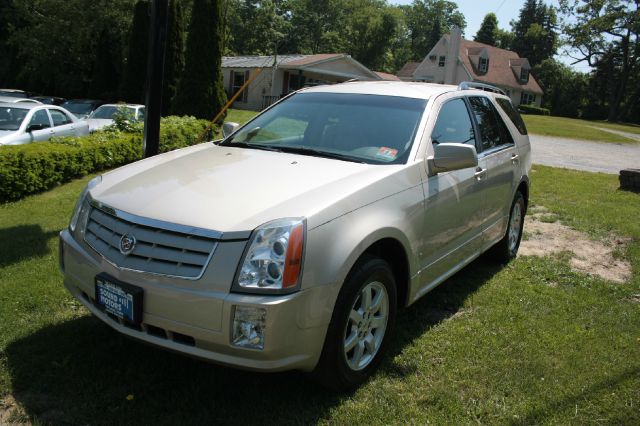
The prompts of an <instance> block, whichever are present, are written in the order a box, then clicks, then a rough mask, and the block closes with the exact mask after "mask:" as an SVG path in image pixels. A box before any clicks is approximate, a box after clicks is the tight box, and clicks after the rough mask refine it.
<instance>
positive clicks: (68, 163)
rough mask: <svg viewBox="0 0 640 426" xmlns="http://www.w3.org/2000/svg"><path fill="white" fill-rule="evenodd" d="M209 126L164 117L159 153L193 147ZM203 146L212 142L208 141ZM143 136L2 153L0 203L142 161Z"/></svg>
mask: <svg viewBox="0 0 640 426" xmlns="http://www.w3.org/2000/svg"><path fill="white" fill-rule="evenodd" d="M207 125H208V123H207V122H206V121H204V120H197V119H195V118H193V117H167V118H164V119H162V122H161V125H160V151H161V152H167V151H172V150H174V149H177V148H182V147H186V146H189V145H194V144H196V143H198V142H200V140H199V139H198V138H199V137H201V136H202V133H203V132H204V130H205V129H206V127H207ZM203 140H210V135H207V137H206V138H203ZM142 154H143V150H142V134H141V133H140V132H136V133H126V132H121V131H118V130H117V129H114V128H113V127H111V128H109V129H108V130H106V131H100V132H96V133H93V134H91V135H88V136H83V137H66V138H55V139H53V140H51V141H49V142H37V143H32V144H28V145H19V146H4V147H0V202H7V201H14V200H18V199H20V198H23V197H25V196H26V195H29V194H34V193H37V192H41V191H45V190H47V189H50V188H52V187H54V186H56V185H59V184H61V183H65V182H68V181H70V180H72V179H75V178H78V177H81V176H84V175H87V174H89V173H94V172H98V171H101V170H107V169H111V168H114V167H118V166H121V165H124V164H127V163H131V162H133V161H136V160H139V159H141V158H142Z"/></svg>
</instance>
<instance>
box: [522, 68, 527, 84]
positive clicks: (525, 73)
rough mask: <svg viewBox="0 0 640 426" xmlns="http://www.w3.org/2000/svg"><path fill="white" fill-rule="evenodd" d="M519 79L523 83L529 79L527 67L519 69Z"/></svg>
mask: <svg viewBox="0 0 640 426" xmlns="http://www.w3.org/2000/svg"><path fill="white" fill-rule="evenodd" d="M520 81H522V82H523V83H527V82H528V81H529V70H528V69H527V68H524V67H523V68H522V70H520Z"/></svg>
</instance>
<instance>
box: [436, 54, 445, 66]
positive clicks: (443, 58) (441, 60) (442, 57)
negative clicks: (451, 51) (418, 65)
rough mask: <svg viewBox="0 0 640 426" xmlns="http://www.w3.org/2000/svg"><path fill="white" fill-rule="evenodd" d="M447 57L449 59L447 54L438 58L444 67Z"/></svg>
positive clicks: (439, 63)
mask: <svg viewBox="0 0 640 426" xmlns="http://www.w3.org/2000/svg"><path fill="white" fill-rule="evenodd" d="M446 59H447V58H446V56H440V58H438V66H439V67H444V62H445V60H446Z"/></svg>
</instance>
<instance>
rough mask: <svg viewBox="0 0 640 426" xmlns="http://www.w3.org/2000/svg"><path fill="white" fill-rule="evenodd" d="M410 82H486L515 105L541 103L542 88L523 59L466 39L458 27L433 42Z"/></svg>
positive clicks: (510, 52)
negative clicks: (431, 47)
mask: <svg viewBox="0 0 640 426" xmlns="http://www.w3.org/2000/svg"><path fill="white" fill-rule="evenodd" d="M408 66H409V64H407V65H405V67H408ZM403 69H404V68H403ZM401 72H402V70H401ZM399 74H400V73H399ZM399 77H400V78H402V79H404V78H403V77H402V76H400V75H399ZM411 79H412V80H413V81H426V82H433V83H441V84H456V85H457V84H460V83H461V82H463V81H475V82H479V83H487V84H491V85H493V86H497V87H499V88H501V89H502V90H504V91H505V92H506V94H507V96H509V97H510V98H511V101H512V102H513V103H514V105H521V104H531V105H535V106H540V104H541V102H542V95H543V91H542V88H541V87H540V85H539V84H538V82H537V81H536V79H535V78H534V76H533V75H531V64H529V61H528V60H527V59H526V58H521V57H520V56H518V54H517V53H516V52H512V51H510V50H505V49H500V48H497V47H494V46H490V45H487V44H483V43H478V42H475V41H470V40H465V39H463V38H462V31H460V29H459V28H454V29H453V30H452V31H451V34H446V35H444V36H443V37H442V38H441V39H440V40H439V41H438V43H436V45H435V46H434V47H433V49H431V51H430V52H429V54H428V55H427V56H426V57H425V58H424V60H423V61H422V62H421V63H420V64H419V65H418V66H417V67H416V68H415V70H414V71H413V73H412V75H411Z"/></svg>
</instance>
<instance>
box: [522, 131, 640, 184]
mask: <svg viewBox="0 0 640 426" xmlns="http://www.w3.org/2000/svg"><path fill="white" fill-rule="evenodd" d="M529 140H530V141H531V155H532V159H533V163H534V164H542V165H545V166H554V167H564V168H567V169H576V170H585V171H588V172H602V173H610V174H616V175H617V174H618V173H619V172H620V170H621V169H628V168H640V144H637V145H633V144H624V145H623V144H615V143H599V142H590V141H582V140H574V139H562V138H555V137H550V136H540V135H529Z"/></svg>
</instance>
